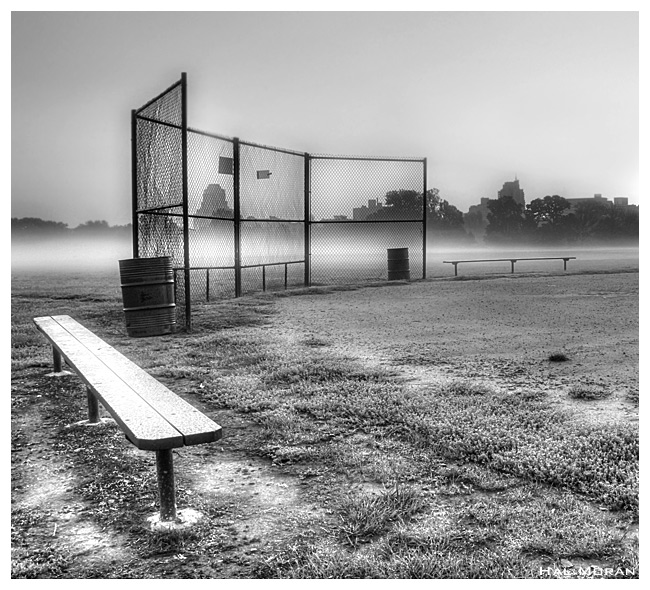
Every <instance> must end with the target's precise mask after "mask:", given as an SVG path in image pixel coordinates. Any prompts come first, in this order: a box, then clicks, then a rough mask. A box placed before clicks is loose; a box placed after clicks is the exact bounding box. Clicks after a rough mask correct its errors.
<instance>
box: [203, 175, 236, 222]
mask: <svg viewBox="0 0 650 590" xmlns="http://www.w3.org/2000/svg"><path fill="white" fill-rule="evenodd" d="M195 215H197V216H200V217H207V218H211V217H220V218H226V219H232V218H233V217H234V212H233V210H232V208H231V207H230V205H229V204H228V201H227V200H226V191H225V190H223V188H221V186H220V185H218V184H209V185H208V186H207V187H206V188H205V190H204V191H203V199H202V201H201V206H200V207H199V208H198V209H197V210H196V213H195ZM212 223H213V222H212V219H194V228H195V229H205V228H208V227H210V225H212Z"/></svg>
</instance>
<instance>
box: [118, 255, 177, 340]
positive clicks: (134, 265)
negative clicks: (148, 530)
mask: <svg viewBox="0 0 650 590" xmlns="http://www.w3.org/2000/svg"><path fill="white" fill-rule="evenodd" d="M119 263H120V284H121V287H122V302H123V305H124V317H125V320H126V332H127V334H128V335H129V336H133V337H135V338H140V337H143V336H161V335H163V334H171V333H173V331H174V328H175V327H176V303H175V298H174V271H173V269H172V263H171V258H170V257H169V256H160V257H157V258H130V259H128V260H120V261H119Z"/></svg>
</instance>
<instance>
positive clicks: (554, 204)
mask: <svg viewBox="0 0 650 590" xmlns="http://www.w3.org/2000/svg"><path fill="white" fill-rule="evenodd" d="M570 208H571V204H570V203H569V201H567V200H566V199H565V198H563V197H561V196H560V195H553V196H552V197H551V196H549V195H546V196H545V197H544V198H543V199H533V200H532V201H531V202H530V203H528V205H526V209H527V210H528V211H530V214H531V215H532V216H533V219H534V220H535V223H537V225H538V226H539V225H541V224H543V223H549V224H551V225H555V224H556V223H557V222H558V221H560V219H561V218H562V217H563V216H564V214H565V212H566V210H567V209H570Z"/></svg>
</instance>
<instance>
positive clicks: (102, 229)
mask: <svg viewBox="0 0 650 590" xmlns="http://www.w3.org/2000/svg"><path fill="white" fill-rule="evenodd" d="M11 235H12V237H22V236H24V237H39V236H41V237H45V236H64V235H106V236H130V235H131V224H130V223H128V224H126V225H109V224H108V222H107V221H104V220H100V221H86V222H85V223H82V224H80V225H78V226H77V227H75V228H70V227H68V224H67V223H62V222H60V221H48V220H45V219H41V218H39V217H21V218H18V217H12V218H11Z"/></svg>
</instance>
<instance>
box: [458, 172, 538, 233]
mask: <svg viewBox="0 0 650 590" xmlns="http://www.w3.org/2000/svg"><path fill="white" fill-rule="evenodd" d="M501 197H512V199H513V200H514V201H515V203H518V204H520V205H521V206H522V207H525V206H526V199H525V197H524V191H523V189H522V188H521V187H520V186H519V179H517V178H515V179H514V180H512V181H508V182H504V183H503V187H502V188H501V190H499V191H497V199H500V198H501ZM493 200H494V199H488V198H487V197H483V198H482V199H481V202H480V203H479V204H478V205H472V206H470V208H469V210H468V212H467V213H465V214H464V215H463V220H464V222H465V231H468V232H470V233H471V234H472V235H473V236H474V237H475V238H476V239H480V238H481V237H482V236H483V234H485V228H486V227H487V225H488V219H487V216H488V213H489V212H490V209H489V207H488V204H489V202H490V201H493Z"/></svg>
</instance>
